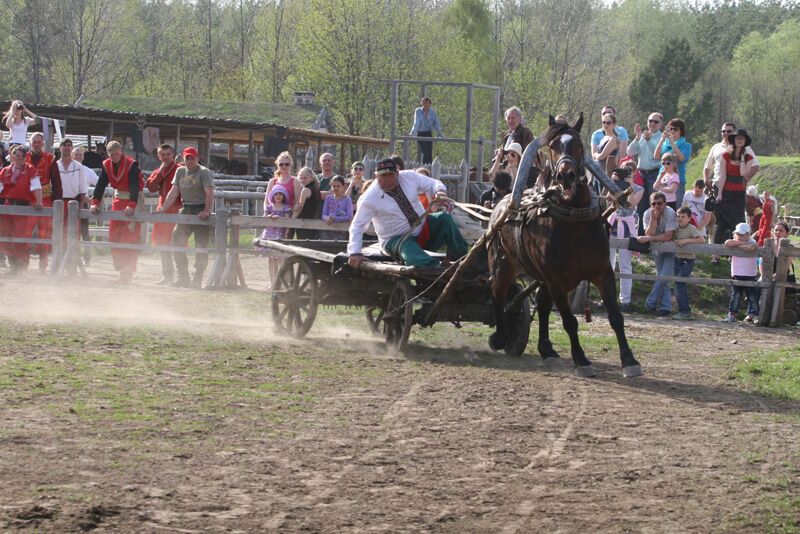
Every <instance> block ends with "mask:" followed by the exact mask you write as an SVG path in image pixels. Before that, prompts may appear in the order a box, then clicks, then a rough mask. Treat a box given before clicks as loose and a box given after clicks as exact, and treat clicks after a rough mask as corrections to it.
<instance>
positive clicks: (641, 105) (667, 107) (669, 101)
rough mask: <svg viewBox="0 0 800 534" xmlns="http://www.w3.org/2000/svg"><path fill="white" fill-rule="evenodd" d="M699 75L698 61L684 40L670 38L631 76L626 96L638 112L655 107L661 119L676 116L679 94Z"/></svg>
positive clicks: (647, 111)
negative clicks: (639, 71) (660, 114)
mask: <svg viewBox="0 0 800 534" xmlns="http://www.w3.org/2000/svg"><path fill="white" fill-rule="evenodd" d="M700 74H701V64H700V60H699V59H697V58H696V57H695V55H694V53H693V52H692V49H691V47H690V46H689V43H688V41H686V39H670V40H669V41H668V42H667V44H666V45H665V46H664V47H663V48H662V49H661V50H660V51H659V52H658V53H657V54H656V55H655V56H654V57H653V59H652V61H651V62H650V64H649V65H647V67H645V68H644V69H643V70H642V72H641V74H639V76H637V77H636V78H635V79H634V82H633V85H631V89H630V99H631V102H632V103H633V105H634V107H635V108H636V109H637V110H638V111H639V112H640V113H642V114H646V113H650V112H651V111H655V110H658V111H660V112H661V113H663V114H664V117H665V118H671V117H676V116H678V115H679V111H680V107H679V105H678V104H679V102H680V99H681V96H682V95H684V94H686V93H688V92H690V91H691V89H692V87H694V84H695V82H696V81H697V80H698V78H699V77H700Z"/></svg>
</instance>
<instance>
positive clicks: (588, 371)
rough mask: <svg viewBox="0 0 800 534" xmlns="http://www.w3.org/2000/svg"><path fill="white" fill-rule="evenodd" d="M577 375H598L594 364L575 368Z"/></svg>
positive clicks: (583, 376)
mask: <svg viewBox="0 0 800 534" xmlns="http://www.w3.org/2000/svg"><path fill="white" fill-rule="evenodd" d="M575 376H577V377H580V378H592V377H593V376H597V371H595V370H594V365H591V364H589V365H583V366H581V367H576V368H575Z"/></svg>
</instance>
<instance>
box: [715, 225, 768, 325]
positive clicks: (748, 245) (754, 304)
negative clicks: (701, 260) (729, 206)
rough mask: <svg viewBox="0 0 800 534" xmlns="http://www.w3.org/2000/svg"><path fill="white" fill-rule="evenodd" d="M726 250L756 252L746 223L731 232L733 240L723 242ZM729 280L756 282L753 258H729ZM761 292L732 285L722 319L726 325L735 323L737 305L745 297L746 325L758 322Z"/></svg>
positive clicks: (756, 289)
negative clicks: (725, 314) (726, 313)
mask: <svg viewBox="0 0 800 534" xmlns="http://www.w3.org/2000/svg"><path fill="white" fill-rule="evenodd" d="M725 246H726V247H728V248H738V249H739V250H742V251H746V252H754V251H755V250H756V246H757V245H756V242H755V240H754V239H753V238H752V237H751V236H750V226H749V225H748V224H747V223H739V224H737V225H736V228H735V229H734V231H733V239H728V240H727V241H725ZM731 278H733V279H734V280H741V281H749V282H755V281H756V280H758V267H757V265H756V257H755V256H731ZM760 294H761V291H760V289H759V288H757V287H743V286H737V285H734V286H733V288H732V289H731V300H730V303H729V305H728V315H727V316H726V317H725V318H724V319H723V321H725V322H726V323H735V322H736V314H737V313H738V311H739V304H740V303H741V300H742V297H743V296H745V295H746V296H747V317H745V318H744V322H746V323H755V322H757V321H758V305H759V303H758V300H759V297H760Z"/></svg>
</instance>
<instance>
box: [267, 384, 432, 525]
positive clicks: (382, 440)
mask: <svg viewBox="0 0 800 534" xmlns="http://www.w3.org/2000/svg"><path fill="white" fill-rule="evenodd" d="M434 381H435V377H428V378H425V379H421V380H416V381H414V382H413V383H412V384H411V386H410V387H409V388H408V391H406V393H405V394H404V395H403V396H402V397H401V398H399V399H397V400H395V401H394V402H392V403H391V404H390V405H389V406H388V407H387V408H386V410H385V411H384V413H383V415H382V417H381V419H380V422H379V423H378V426H379V428H382V429H383V430H382V431H381V432H380V433H379V434H377V435H376V436H375V437H374V438H373V439H371V440H370V441H369V442H368V443H366V444H365V445H364V446H363V448H362V450H361V451H360V452H359V453H358V454H357V455H354V457H353V458H352V460H351V461H350V462H349V463H347V464H346V465H345V466H343V467H342V469H340V470H339V471H338V472H337V473H335V474H331V475H329V476H328V477H327V478H326V481H325V482H326V483H325V485H321V484H320V485H316V486H315V487H313V488H311V489H310V491H309V492H308V493H307V494H306V495H305V496H304V497H303V498H301V499H300V500H297V501H295V502H294V504H293V505H292V506H291V507H290V508H289V509H288V510H286V511H285V512H280V513H277V514H274V515H273V516H272V517H270V518H269V519H268V520H267V521H265V522H264V523H263V527H264V528H266V529H269V530H273V529H274V530H280V529H281V528H283V527H285V526H286V522H287V520H288V519H290V516H292V513H293V512H295V511H298V510H306V509H313V508H315V507H317V506H320V505H322V504H323V503H325V501H326V500H328V499H329V498H330V497H332V496H333V495H334V493H335V492H336V491H337V489H338V488H339V486H340V484H341V482H342V481H343V480H344V479H345V478H346V477H347V476H348V475H350V474H351V473H353V472H354V471H355V470H356V468H359V467H361V466H363V465H364V464H365V463H368V462H369V461H371V460H373V459H375V458H376V457H378V456H379V453H378V451H377V449H378V448H380V447H383V446H386V445H388V442H389V439H390V438H391V436H392V432H393V430H394V429H393V425H394V423H395V421H397V420H400V419H402V418H403V416H404V415H406V414H408V413H410V412H411V411H413V406H415V403H414V402H413V401H412V399H414V398H415V397H416V396H417V395H419V393H420V391H421V390H422V389H423V388H424V387H425V386H426V385H429V384H431V383H432V382H434Z"/></svg>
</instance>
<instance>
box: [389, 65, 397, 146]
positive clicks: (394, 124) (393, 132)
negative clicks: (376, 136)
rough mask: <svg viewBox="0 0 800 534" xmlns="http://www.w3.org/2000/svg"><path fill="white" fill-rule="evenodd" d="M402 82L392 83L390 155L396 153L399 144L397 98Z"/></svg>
mask: <svg viewBox="0 0 800 534" xmlns="http://www.w3.org/2000/svg"><path fill="white" fill-rule="evenodd" d="M399 86H400V82H396V81H393V82H392V96H391V106H392V108H391V115H390V119H389V153H392V152H394V151H395V145H396V144H397V98H398V93H399Z"/></svg>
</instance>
